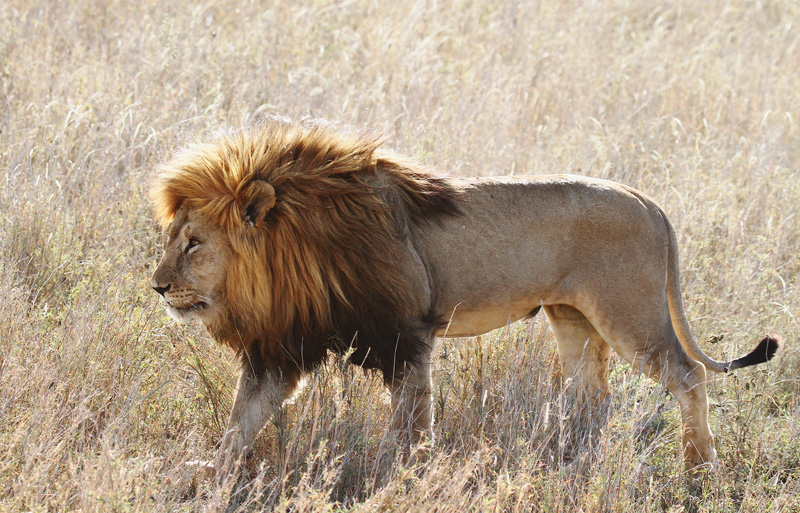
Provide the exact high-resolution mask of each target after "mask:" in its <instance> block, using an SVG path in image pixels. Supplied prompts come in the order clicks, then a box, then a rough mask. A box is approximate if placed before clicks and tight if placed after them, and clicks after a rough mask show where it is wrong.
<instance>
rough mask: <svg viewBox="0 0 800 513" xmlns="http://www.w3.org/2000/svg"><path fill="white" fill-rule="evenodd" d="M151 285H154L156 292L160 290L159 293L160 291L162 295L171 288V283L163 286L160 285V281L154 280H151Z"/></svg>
mask: <svg viewBox="0 0 800 513" xmlns="http://www.w3.org/2000/svg"><path fill="white" fill-rule="evenodd" d="M150 286H151V287H153V290H155V291H156V292H158V293H159V294H161V295H162V296H163V295H164V294H166V292H167V291H168V290H169V285H167V286H166V287H162V286H160V285H159V284H158V283H152V282H151V283H150Z"/></svg>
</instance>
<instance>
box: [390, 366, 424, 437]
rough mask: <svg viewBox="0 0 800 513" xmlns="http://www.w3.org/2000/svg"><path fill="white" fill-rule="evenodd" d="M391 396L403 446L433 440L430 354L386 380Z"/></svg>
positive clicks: (395, 423)
mask: <svg viewBox="0 0 800 513" xmlns="http://www.w3.org/2000/svg"><path fill="white" fill-rule="evenodd" d="M387 381H388V384H389V388H390V389H391V392H392V413H393V415H394V425H395V428H397V429H398V430H399V431H400V436H401V438H402V440H403V442H408V443H410V444H416V443H417V442H419V441H423V440H431V441H432V440H433V393H432V391H433V380H432V375H431V364H430V354H428V353H427V352H426V354H424V355H420V361H419V362H418V363H415V364H409V363H406V364H405V365H404V368H403V369H402V370H401V371H400V372H398V375H396V376H393V377H392V379H391V380H387Z"/></svg>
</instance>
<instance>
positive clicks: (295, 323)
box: [151, 118, 459, 374]
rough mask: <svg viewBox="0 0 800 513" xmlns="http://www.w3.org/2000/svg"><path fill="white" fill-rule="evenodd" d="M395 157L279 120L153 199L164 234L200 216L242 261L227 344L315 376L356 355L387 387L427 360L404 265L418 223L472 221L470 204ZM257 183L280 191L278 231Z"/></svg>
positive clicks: (345, 132) (313, 124) (168, 177)
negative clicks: (404, 366)
mask: <svg viewBox="0 0 800 513" xmlns="http://www.w3.org/2000/svg"><path fill="white" fill-rule="evenodd" d="M381 143H382V137H381V135H380V134H378V133H376V132H374V131H369V130H363V129H355V128H348V127H341V126H338V125H334V124H330V123H327V122H324V121H304V122H289V121H286V120H282V119H276V118H270V119H267V120H266V121H264V122H263V123H261V124H259V125H257V126H254V127H251V128H247V129H243V130H240V131H237V132H233V133H229V134H226V135H224V136H222V137H220V138H219V140H218V141H216V142H214V143H211V144H198V145H195V146H192V147H190V148H188V149H186V150H184V151H182V152H180V153H179V154H178V155H177V156H175V157H174V158H173V159H172V160H171V161H170V162H168V163H167V164H166V165H165V166H164V167H163V168H162V169H161V171H160V172H159V174H158V177H157V179H156V182H155V184H154V186H153V188H152V191H151V197H152V200H153V203H154V205H155V210H156V216H157V219H158V221H159V223H160V224H161V225H162V226H163V227H166V226H168V225H169V224H170V223H171V222H172V220H173V218H174V217H175V214H176V212H177V210H178V209H179V208H180V207H184V208H187V209H190V210H194V211H196V212H199V213H201V214H202V215H204V216H205V217H206V218H207V219H210V220H212V222H213V223H214V224H215V225H217V226H218V227H219V228H220V229H221V230H222V231H223V232H224V233H226V234H227V236H228V238H229V241H230V245H231V248H232V249H233V254H234V257H233V259H232V261H230V262H229V266H228V269H227V279H226V284H227V285H226V287H227V290H226V298H225V299H226V304H227V305H228V308H229V310H230V311H229V316H230V319H229V322H228V323H227V324H226V325H224V326H214V327H210V329H211V331H212V334H214V336H215V338H217V340H219V341H220V342H223V343H226V344H228V345H230V346H232V347H234V348H235V349H237V350H239V351H240V352H243V353H246V355H247V357H248V358H251V359H252V358H257V359H263V361H265V362H266V361H270V362H274V364H276V365H279V366H280V367H281V368H284V367H285V366H286V365H287V364H288V365H295V366H296V367H297V368H298V370H301V371H302V370H306V369H308V368H311V367H312V366H313V365H316V364H317V363H319V362H320V361H322V359H324V357H325V354H327V350H334V351H337V352H343V351H345V350H347V348H348V347H350V346H351V345H352V347H353V348H354V349H355V352H354V354H353V356H352V359H353V361H355V362H356V363H360V364H363V365H364V366H366V367H369V368H380V369H382V370H384V372H385V373H386V371H392V370H393V366H394V365H395V362H399V361H411V360H413V359H414V357H415V355H416V353H417V351H418V348H419V347H420V344H422V343H424V342H423V341H422V340H420V338H419V336H418V335H417V334H418V333H420V332H421V331H420V330H421V328H423V326H414V325H413V322H414V321H412V320H411V319H412V315H414V314H417V315H418V312H410V311H409V306H408V305H409V302H410V297H409V295H410V293H409V291H408V286H407V285H406V280H405V277H404V276H402V275H400V274H399V273H398V271H397V265H396V262H397V258H398V256H399V255H400V252H401V251H403V249H404V247H405V246H404V244H405V237H406V233H407V228H406V227H407V226H408V225H409V223H420V222H428V221H431V220H435V219H436V218H437V217H438V216H440V215H451V214H457V213H458V212H459V208H458V205H457V196H458V191H457V190H456V188H455V187H454V186H453V185H452V184H451V183H450V181H449V180H448V179H446V178H444V177H442V176H438V175H436V174H433V173H431V172H429V171H426V170H424V169H422V168H420V167H419V166H418V165H417V164H414V163H412V162H411V161H410V160H405V159H403V158H401V157H399V156H397V155H394V154H392V153H390V152H387V151H382V150H379V149H378V147H379V146H380V144H381ZM257 182H266V183H268V184H269V185H271V186H272V188H274V197H275V204H274V206H273V207H272V208H271V209H269V211H268V213H267V215H266V216H265V218H264V219H253V218H252V217H251V215H252V212H251V211H249V210H248V206H249V205H251V204H252V202H253V200H254V199H255V198H254V195H255V193H254V192H253V191H254V190H256V189H257V187H254V186H253V184H255V183H257ZM378 319H380V323H379V321H378ZM430 322H435V320H434V319H430ZM388 374H391V372H389V373H388Z"/></svg>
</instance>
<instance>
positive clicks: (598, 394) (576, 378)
mask: <svg viewBox="0 0 800 513" xmlns="http://www.w3.org/2000/svg"><path fill="white" fill-rule="evenodd" d="M544 310H545V313H546V314H547V319H548V320H549V321H550V328H551V329H552V330H553V333H554V334H555V337H556V344H557V345H558V356H559V358H560V360H561V370H562V375H563V377H564V379H565V380H566V379H570V380H571V383H573V384H574V385H575V389H576V392H577V397H578V399H579V400H580V401H582V402H584V403H586V404H589V405H599V404H600V403H602V402H603V400H604V399H605V398H606V397H607V395H608V360H609V357H610V354H611V348H610V347H609V345H608V344H607V343H606V341H605V340H603V337H601V336H600V334H599V333H598V332H597V330H595V329H594V326H592V324H591V323H590V322H589V321H588V320H587V319H586V317H585V316H584V315H583V314H582V313H581V312H579V311H578V310H577V309H575V308H573V307H571V306H569V305H549V306H545V307H544Z"/></svg>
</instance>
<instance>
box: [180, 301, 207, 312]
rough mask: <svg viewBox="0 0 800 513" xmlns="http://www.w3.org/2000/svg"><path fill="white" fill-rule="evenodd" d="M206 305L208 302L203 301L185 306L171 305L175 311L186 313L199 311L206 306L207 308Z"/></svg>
mask: <svg viewBox="0 0 800 513" xmlns="http://www.w3.org/2000/svg"><path fill="white" fill-rule="evenodd" d="M208 306H209V304H208V303H206V302H205V301H198V302H197V303H194V304H193V305H189V306H185V307H179V306H173V307H172V308H174V309H175V310H176V311H178V312H180V313H187V314H188V313H194V312H199V311H200V310H205V309H206V308H208Z"/></svg>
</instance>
